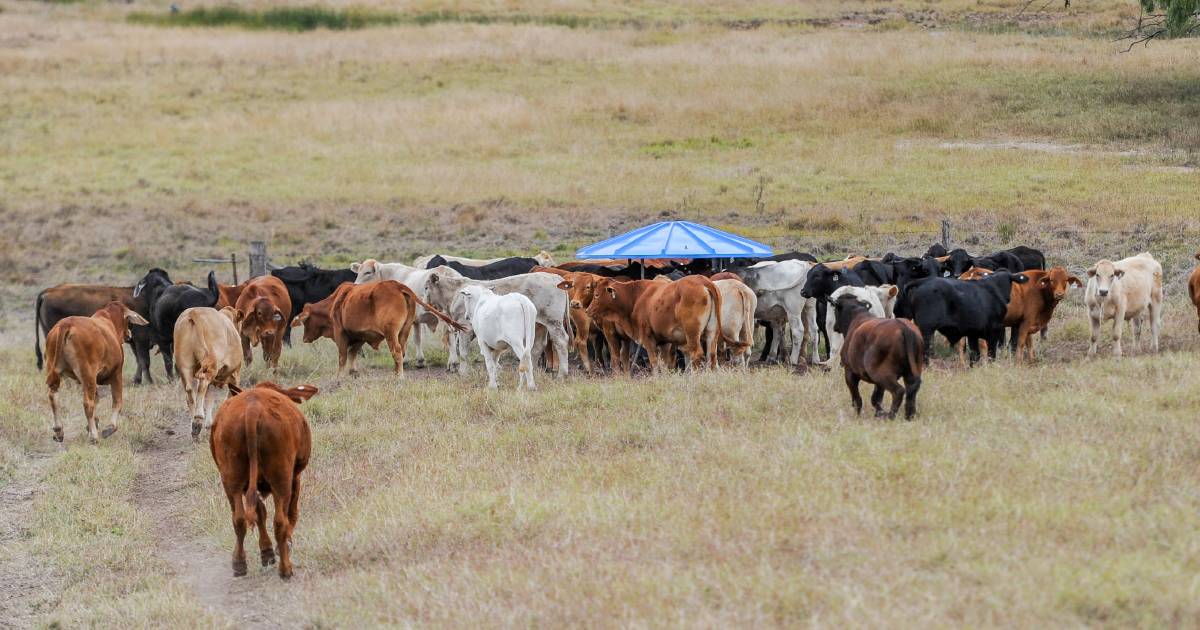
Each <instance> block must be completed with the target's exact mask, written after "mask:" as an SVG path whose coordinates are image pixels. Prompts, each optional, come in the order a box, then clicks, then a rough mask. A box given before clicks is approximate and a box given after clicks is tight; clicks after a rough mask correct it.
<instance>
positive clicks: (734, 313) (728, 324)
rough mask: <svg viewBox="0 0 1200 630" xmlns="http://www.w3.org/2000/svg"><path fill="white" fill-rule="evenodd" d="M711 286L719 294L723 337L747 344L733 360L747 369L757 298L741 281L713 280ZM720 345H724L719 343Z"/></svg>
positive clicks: (752, 339) (752, 342)
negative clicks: (714, 287) (715, 288)
mask: <svg viewBox="0 0 1200 630" xmlns="http://www.w3.org/2000/svg"><path fill="white" fill-rule="evenodd" d="M659 277H660V278H661V277H663V276H659ZM713 284H714V285H715V286H716V287H717V292H718V293H720V294H721V327H722V329H723V330H722V332H724V333H725V334H724V336H725V337H727V338H729V339H733V340H735V341H739V342H742V343H744V344H747V345H746V349H745V350H743V351H742V352H741V353H740V354H739V355H737V356H734V357H733V360H734V361H738V362H740V363H741V365H742V367H747V366H749V365H750V355H751V347H752V346H753V345H754V311H755V310H757V309H758V296H756V295H754V291H752V290H751V289H750V287H748V286H746V283H744V282H742V281H741V280H715V281H713ZM721 345H725V343H724V342H721Z"/></svg>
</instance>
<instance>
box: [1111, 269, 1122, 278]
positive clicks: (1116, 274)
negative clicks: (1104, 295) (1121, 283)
mask: <svg viewBox="0 0 1200 630" xmlns="http://www.w3.org/2000/svg"><path fill="white" fill-rule="evenodd" d="M1124 275H1125V271H1124V270H1123V269H1117V270H1115V271H1113V277H1116V278H1120V277H1121V276H1124Z"/></svg>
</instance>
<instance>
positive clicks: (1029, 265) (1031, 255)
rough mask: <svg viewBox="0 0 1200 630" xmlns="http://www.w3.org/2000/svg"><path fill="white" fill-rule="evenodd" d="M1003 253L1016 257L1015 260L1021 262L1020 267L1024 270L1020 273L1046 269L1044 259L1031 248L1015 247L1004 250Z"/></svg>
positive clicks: (1038, 252) (1040, 253)
mask: <svg viewBox="0 0 1200 630" xmlns="http://www.w3.org/2000/svg"><path fill="white" fill-rule="evenodd" d="M1004 251H1006V252H1008V253H1010V254H1012V255H1013V256H1016V257H1017V260H1020V261H1021V265H1022V266H1023V267H1024V269H1022V270H1021V271H1028V270H1030V269H1042V270H1045V269H1046V257H1045V256H1043V255H1042V252H1040V251H1038V250H1036V249H1034V248H1032V247H1026V246H1024V245H1017V246H1016V247H1014V248H1012V249H1006V250H1004Z"/></svg>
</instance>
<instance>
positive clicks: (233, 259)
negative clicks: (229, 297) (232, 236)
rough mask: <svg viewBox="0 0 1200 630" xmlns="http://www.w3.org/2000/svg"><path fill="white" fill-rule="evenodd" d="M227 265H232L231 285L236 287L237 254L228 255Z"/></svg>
mask: <svg viewBox="0 0 1200 630" xmlns="http://www.w3.org/2000/svg"><path fill="white" fill-rule="evenodd" d="M229 264H231V265H233V285H234V286H237V285H238V278H237V252H234V253H232V254H230V255H229Z"/></svg>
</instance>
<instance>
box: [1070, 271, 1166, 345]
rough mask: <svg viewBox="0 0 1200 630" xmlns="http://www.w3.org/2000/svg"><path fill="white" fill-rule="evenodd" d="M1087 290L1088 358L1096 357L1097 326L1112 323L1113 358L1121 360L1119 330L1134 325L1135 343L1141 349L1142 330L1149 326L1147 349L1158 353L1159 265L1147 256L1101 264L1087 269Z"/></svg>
mask: <svg viewBox="0 0 1200 630" xmlns="http://www.w3.org/2000/svg"><path fill="white" fill-rule="evenodd" d="M1087 273H1088V283H1087V290H1086V292H1085V293H1084V296H1083V300H1084V303H1086V304H1087V307H1088V319H1089V320H1090V322H1091V326H1092V345H1091V346H1090V347H1089V348H1088V356H1092V355H1095V354H1096V345H1097V342H1098V341H1099V339H1100V325H1101V324H1102V323H1103V322H1105V321H1106V320H1110V319H1111V320H1113V356H1118V357H1119V356H1121V336H1122V332H1123V330H1122V328H1123V326H1124V324H1125V322H1126V321H1129V322H1131V323H1132V325H1133V336H1134V343H1135V344H1136V345H1138V346H1140V345H1141V338H1142V327H1143V326H1144V325H1145V322H1147V321H1148V322H1149V324H1150V347H1151V349H1152V350H1153V351H1154V352H1158V333H1159V329H1160V328H1161V326H1162V299H1163V290H1162V265H1160V264H1159V263H1158V261H1157V260H1154V257H1153V256H1151V255H1150V254H1148V253H1141V254H1138V255H1137V256H1131V257H1129V258H1125V259H1123V260H1118V261H1117V262H1112V261H1109V260H1101V261H1100V262H1098V263H1096V264H1095V265H1094V266H1093V267H1092V268H1091V269H1088V272H1087Z"/></svg>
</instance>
